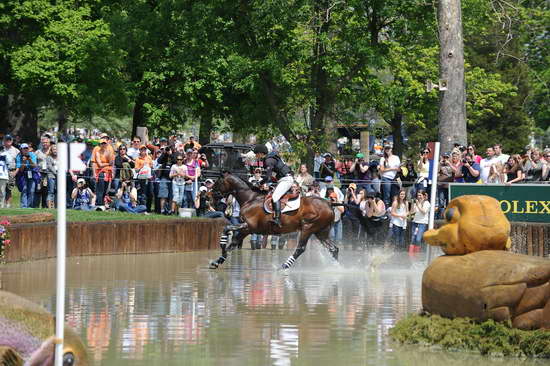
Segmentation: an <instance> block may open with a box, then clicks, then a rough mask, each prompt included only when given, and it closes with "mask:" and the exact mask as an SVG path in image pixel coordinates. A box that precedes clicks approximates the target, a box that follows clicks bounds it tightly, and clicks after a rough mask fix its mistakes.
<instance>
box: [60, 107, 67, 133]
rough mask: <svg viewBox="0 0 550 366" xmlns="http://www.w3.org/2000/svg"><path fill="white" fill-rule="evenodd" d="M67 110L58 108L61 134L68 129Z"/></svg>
mask: <svg viewBox="0 0 550 366" xmlns="http://www.w3.org/2000/svg"><path fill="white" fill-rule="evenodd" d="M67 120H68V119H67V110H66V109H65V108H64V107H61V108H59V109H58V110H57V128H58V130H59V132H60V133H61V134H64V133H65V130H66V129H67Z"/></svg>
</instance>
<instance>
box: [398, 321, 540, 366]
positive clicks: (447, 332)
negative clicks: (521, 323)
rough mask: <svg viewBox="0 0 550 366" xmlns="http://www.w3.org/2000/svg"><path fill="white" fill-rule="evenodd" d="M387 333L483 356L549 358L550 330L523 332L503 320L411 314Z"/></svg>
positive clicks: (418, 342)
mask: <svg viewBox="0 0 550 366" xmlns="http://www.w3.org/2000/svg"><path fill="white" fill-rule="evenodd" d="M390 336H391V337H392V338H393V339H395V340H397V341H399V342H401V343H405V344H419V345H423V346H439V347H441V348H443V349H445V350H451V351H468V352H471V351H474V352H479V353H481V354H483V355H491V356H510V357H540V358H550V332H548V331H545V330H534V331H524V330H519V329H515V328H511V327H510V325H508V324H505V323H498V322H495V321H493V320H487V321H485V322H482V323H476V322H475V321H473V320H471V319H468V318H455V319H447V318H442V317H440V316H438V315H431V316H428V315H411V316H408V317H407V318H405V319H403V320H400V321H399V322H397V324H396V325H395V327H393V328H392V329H391V330H390Z"/></svg>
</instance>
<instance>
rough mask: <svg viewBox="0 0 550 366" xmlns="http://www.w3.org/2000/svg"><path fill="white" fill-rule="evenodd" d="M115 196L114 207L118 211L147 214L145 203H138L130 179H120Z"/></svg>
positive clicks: (135, 190) (135, 191) (134, 188)
mask: <svg viewBox="0 0 550 366" xmlns="http://www.w3.org/2000/svg"><path fill="white" fill-rule="evenodd" d="M116 198H117V201H116V204H115V208H116V209H117V210H118V211H122V212H129V213H135V214H139V213H145V214H147V207H145V205H138V195H137V189H136V187H134V184H133V183H132V181H131V180H124V181H122V183H121V184H120V188H119V189H118V191H117V193H116Z"/></svg>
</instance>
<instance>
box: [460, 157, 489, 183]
mask: <svg viewBox="0 0 550 366" xmlns="http://www.w3.org/2000/svg"><path fill="white" fill-rule="evenodd" d="M479 171H480V168H479V164H477V163H476V162H475V161H474V157H473V156H472V155H470V154H466V157H465V158H464V159H463V160H462V168H461V171H460V177H461V178H463V179H464V182H465V183H477V181H478V180H479ZM488 178H489V177H487V179H488Z"/></svg>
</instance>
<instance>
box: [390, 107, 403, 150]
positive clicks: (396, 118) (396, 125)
mask: <svg viewBox="0 0 550 366" xmlns="http://www.w3.org/2000/svg"><path fill="white" fill-rule="evenodd" d="M390 125H391V128H392V137H393V153H394V154H395V155H397V156H399V157H400V158H401V157H403V135H402V134H401V127H402V126H403V114H402V113H395V114H394V115H393V118H392V119H391V120H390Z"/></svg>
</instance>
